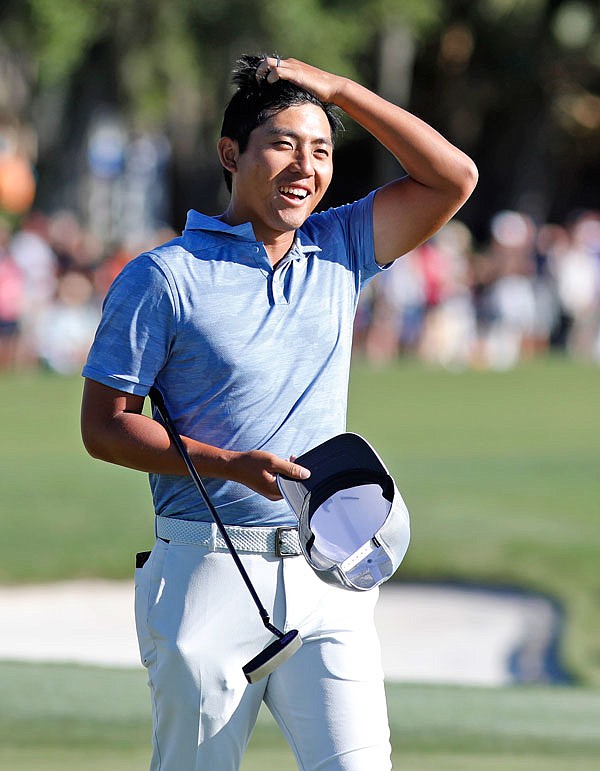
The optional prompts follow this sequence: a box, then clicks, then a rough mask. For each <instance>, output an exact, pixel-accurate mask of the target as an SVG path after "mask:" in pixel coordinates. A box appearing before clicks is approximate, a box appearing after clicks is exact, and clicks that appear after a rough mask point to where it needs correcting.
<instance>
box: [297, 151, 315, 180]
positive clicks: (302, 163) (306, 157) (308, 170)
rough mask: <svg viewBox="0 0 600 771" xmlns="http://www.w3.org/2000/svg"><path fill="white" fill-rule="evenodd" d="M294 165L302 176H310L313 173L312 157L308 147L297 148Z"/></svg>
mask: <svg viewBox="0 0 600 771" xmlns="http://www.w3.org/2000/svg"><path fill="white" fill-rule="evenodd" d="M294 166H296V167H297V169H298V171H299V172H301V173H302V175H303V176H306V177H312V175H313V174H314V166H313V158H312V153H311V151H310V149H309V148H299V149H298V150H297V151H296V155H295V157H294Z"/></svg>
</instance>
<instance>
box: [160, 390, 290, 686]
mask: <svg viewBox="0 0 600 771" xmlns="http://www.w3.org/2000/svg"><path fill="white" fill-rule="evenodd" d="M149 395H150V399H151V400H152V403H153V404H154V406H155V407H156V409H157V410H158V413H159V414H160V416H161V418H162V420H163V423H164V425H165V428H166V429H167V431H168V433H169V436H170V437H171V439H172V440H173V443H174V444H175V447H176V448H177V450H178V451H179V454H180V455H181V457H182V458H183V461H184V463H185V465H186V467H187V470H188V472H189V474H190V476H191V478H192V480H193V482H194V484H195V485H196V488H197V489H198V492H199V493H200V495H201V496H202V499H203V500H204V503H205V504H206V506H207V507H208V510H209V511H210V514H211V516H212V518H213V520H214V522H215V524H216V526H217V527H218V528H219V532H220V533H221V535H222V536H223V540H224V541H225V544H226V545H227V548H228V550H229V553H230V554H231V556H232V557H233V560H234V562H235V564H236V566H237V568H238V570H239V572H240V574H241V576H242V578H243V579H244V583H245V584H246V586H247V588H248V591H249V592H250V594H251V596H252V599H253V600H254V603H255V604H256V607H257V608H258V612H259V614H260V617H261V619H262V622H263V624H264V626H265V627H266V628H267V629H268V630H269V631H270V632H272V633H273V634H274V635H275V636H276V638H277V639H276V640H274V641H273V642H272V643H270V644H269V645H268V646H267V647H266V648H265V649H264V650H263V651H261V652H260V653H259V654H257V655H256V656H255V657H254V658H253V659H252V660H251V661H249V662H248V663H247V664H246V665H245V666H243V667H242V671H243V672H244V675H245V676H246V680H247V681H248V682H249V683H256V682H257V681H258V680H261V679H262V678H263V677H266V676H267V675H269V674H270V673H271V672H273V671H274V670H275V669H276V668H277V667H278V666H279V665H280V664H282V663H283V662H284V661H287V659H289V658H290V657H291V656H292V655H293V654H294V653H295V652H296V651H297V650H298V648H299V647H300V646H301V645H302V638H301V637H300V633H299V632H298V630H297V629H290V631H289V632H282V631H281V630H280V629H277V627H276V626H273V624H271V620H270V617H269V614H268V612H267V610H266V608H265V607H264V606H263V604H262V603H261V601H260V598H259V596H258V594H257V592H256V589H255V588H254V586H253V584H252V581H251V580H250V576H249V575H248V573H247V572H246V568H245V567H244V565H243V564H242V561H241V560H240V558H239V555H238V553H237V551H236V550H235V547H234V545H233V544H232V542H231V539H230V537H229V534H228V532H227V530H226V528H225V525H224V524H223V522H222V521H221V517H220V516H219V514H218V512H217V510H216V509H215V507H214V505H213V503H212V501H211V500H210V498H209V496H208V493H207V491H206V487H205V486H204V482H203V481H202V478H201V477H200V475H199V474H198V471H197V470H196V467H195V466H194V464H193V463H192V459H191V458H190V456H189V453H188V451H187V450H186V448H185V445H184V444H183V441H182V439H181V436H180V435H179V432H178V431H177V428H176V427H175V424H174V422H173V420H172V418H171V416H170V415H169V413H168V411H167V408H166V406H165V400H164V399H163V395H162V394H161V392H160V391H159V390H158V389H157V388H156V387H152V388H151V389H150V394H149Z"/></svg>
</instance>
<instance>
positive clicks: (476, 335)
mask: <svg viewBox="0 0 600 771" xmlns="http://www.w3.org/2000/svg"><path fill="white" fill-rule="evenodd" d="M489 231H490V235H489V238H488V239H487V242H486V243H485V244H484V245H483V246H481V245H477V244H476V243H475V241H474V239H473V236H472V234H471V232H470V231H469V229H468V228H467V227H466V226H465V225H464V224H463V223H462V222H460V221H459V220H456V219H455V220H452V221H451V222H450V223H448V224H447V225H446V226H445V227H444V228H442V230H440V231H439V233H438V234H436V235H435V236H434V237H433V238H432V239H431V240H429V241H428V242H426V243H425V244H423V245H422V246H420V247H419V248H417V249H415V250H414V251H413V252H411V253H409V254H408V255H406V256H405V257H404V258H403V259H401V260H399V261H398V262H396V263H395V264H394V266H393V268H391V269H389V270H386V271H384V272H383V273H382V274H381V275H380V276H378V277H377V278H376V279H375V280H374V281H373V282H371V284H370V285H369V286H368V288H367V290H366V291H365V292H364V293H363V295H362V297H361V301H360V304H359V308H358V313H357V318H356V334H355V353H356V354H357V355H359V356H362V357H364V358H365V359H367V360H368V361H370V362H372V363H374V364H380V365H381V364H386V363H389V362H391V361H394V360H396V359H398V358H399V357H403V356H410V357H413V358H417V359H419V360H422V361H424V362H426V363H428V364H431V365H435V366H439V367H443V368H446V369H450V370H461V369H466V368H479V369H498V370H502V369H509V368H511V367H514V366H515V365H516V364H518V363H519V362H520V361H522V360H523V359H527V358H531V357H534V356H539V355H543V354H545V353H546V352H548V351H549V350H550V349H556V350H559V351H561V352H564V353H565V354H566V355H568V356H572V357H577V358H581V359H586V360H589V361H594V362H596V363H598V364H600V211H585V212H580V213H577V214H574V215H573V216H572V217H571V218H569V221H567V222H565V223H561V224H543V225H536V224H535V223H534V222H533V221H532V220H531V219H530V218H529V217H528V216H526V215H525V214H523V213H521V212H517V211H503V212H498V213H497V214H496V215H495V216H494V217H493V218H492V221H491V223H490V228H489ZM173 235H174V233H173V232H172V231H170V230H169V229H161V230H157V231H155V232H152V233H150V234H147V235H146V236H145V237H143V238H139V239H132V240H131V241H130V242H128V243H119V244H113V245H111V246H110V247H109V248H107V247H106V246H104V245H103V244H102V242H101V240H100V239H99V238H97V237H95V236H93V235H92V234H91V233H90V232H89V231H88V230H86V228H85V227H83V225H82V223H81V222H80V221H79V220H78V219H77V217H76V216H75V214H73V212H69V211H60V212H57V213H55V214H53V215H51V216H48V215H45V214H42V213H40V212H33V213H31V214H30V215H28V216H27V217H26V218H25V219H24V220H23V222H22V223H21V224H20V225H19V227H18V228H17V229H12V228H11V227H10V226H9V225H8V224H5V223H3V222H2V221H1V220H0V370H26V369H31V368H38V367H44V368H47V369H50V370H52V371H54V372H57V373H60V374H73V373H77V372H79V371H80V370H81V366H82V363H83V361H84V359H85V357H86V355H87V352H88V350H89V346H90V343H91V341H92V339H93V335H94V331H95V329H96V326H97V324H98V321H99V318H100V312H101V305H102V300H103V298H104V296H105V294H106V291H107V289H108V287H109V286H110V283H111V282H112V280H113V279H114V277H115V276H116V275H117V273H118V272H119V271H120V270H121V269H122V267H123V266H124V265H125V264H126V263H127V262H128V261H129V260H130V259H132V258H133V257H135V256H136V255H137V254H139V253H140V252H142V251H144V250H146V249H149V248H151V247H153V246H155V245H157V244H159V243H162V242H164V241H165V240H167V239H168V238H170V237H172V236H173Z"/></svg>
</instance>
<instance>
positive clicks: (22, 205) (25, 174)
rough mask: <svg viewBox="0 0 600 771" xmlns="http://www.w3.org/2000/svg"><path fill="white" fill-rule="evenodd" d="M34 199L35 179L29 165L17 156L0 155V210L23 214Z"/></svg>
mask: <svg viewBox="0 0 600 771" xmlns="http://www.w3.org/2000/svg"><path fill="white" fill-rule="evenodd" d="M34 198H35V177H34V176H33V171H32V170H31V166H30V165H29V163H28V162H27V161H26V160H25V159H24V158H21V157H20V156H18V155H5V156H2V155H0V209H4V211H6V212H8V213H9V214H23V213H24V212H26V211H28V210H29V209H30V208H31V206H32V205H33V201H34Z"/></svg>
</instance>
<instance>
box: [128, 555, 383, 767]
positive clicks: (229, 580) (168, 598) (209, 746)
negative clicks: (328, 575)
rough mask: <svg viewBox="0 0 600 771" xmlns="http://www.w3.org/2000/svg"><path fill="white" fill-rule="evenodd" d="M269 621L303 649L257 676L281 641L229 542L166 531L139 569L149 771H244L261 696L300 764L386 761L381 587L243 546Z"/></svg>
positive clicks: (138, 606) (361, 764)
mask: <svg viewBox="0 0 600 771" xmlns="http://www.w3.org/2000/svg"><path fill="white" fill-rule="evenodd" d="M240 557H241V559H242V562H243V564H244V567H245V568H246V570H247V571H248V574H249V576H250V578H251V580H252V583H253V584H254V586H255V588H256V591H257V592H258V595H259V597H260V599H261V602H262V604H263V605H264V607H265V608H266V609H267V611H268V612H269V613H270V616H271V622H272V623H273V624H274V625H275V626H276V627H277V628H278V629H281V630H282V631H288V630H289V629H298V630H299V632H300V636H301V637H302V639H303V645H302V647H301V648H300V649H299V650H298V651H297V652H296V653H295V654H294V655H293V656H292V657H291V658H290V659H288V660H287V661H286V662H284V663H283V664H281V665H280V666H279V667H278V668H277V669H276V670H275V671H274V672H273V673H272V674H271V675H270V676H268V677H266V678H264V679H263V680H260V681H259V682H258V683H254V684H253V685H249V684H248V683H247V682H246V679H245V677H244V675H243V672H242V666H243V665H244V664H246V663H247V662H248V661H249V660H250V659H251V658H253V657H254V656H255V655H256V654H257V653H259V652H260V651H261V650H262V649H263V648H264V647H266V645H267V644H268V643H269V642H271V641H272V640H273V635H272V634H271V633H270V632H269V631H268V630H266V629H265V627H264V626H263V623H262V621H261V619H260V616H259V614H258V610H257V608H256V605H255V604H254V602H253V600H252V598H251V596H250V594H249V592H248V590H247V588H246V586H245V585H244V583H243V580H242V578H241V576H240V574H239V572H238V570H237V568H236V566H235V563H234V562H233V559H232V558H231V556H230V555H229V554H228V553H227V552H222V551H217V552H209V551H208V550H207V549H206V548H205V547H202V546H196V545H184V544H179V543H174V542H171V543H165V542H164V541H161V540H158V541H157V542H156V545H155V547H154V549H153V551H152V554H151V555H150V558H149V559H148V561H147V562H146V564H145V565H144V566H143V567H142V568H138V569H137V570H136V600H135V603H136V624H137V630H138V640H139V645H140V654H141V658H142V662H143V664H144V666H145V667H146V668H147V670H148V675H149V685H150V689H151V695H152V715H153V755H152V762H151V767H150V768H151V771H237V769H239V766H240V763H241V759H242V755H243V753H244V750H245V748H246V745H247V743H248V740H249V738H250V734H251V732H252V729H253V727H254V723H255V721H256V717H257V714H258V710H259V707H260V705H261V702H262V701H264V702H265V704H266V705H267V707H268V708H269V710H270V711H271V713H272V714H273V716H274V718H275V720H276V721H277V723H278V724H279V726H280V728H281V731H282V732H283V734H284V736H285V737H286V739H287V740H288V742H289V744H290V747H291V748H292V750H293V752H294V755H295V756H296V760H297V762H298V767H299V768H300V769H302V771H334V770H335V771H389V769H390V768H391V761H390V754H391V748H390V743H389V727H388V718H387V708H386V702H385V693H384V687H383V672H382V668H381V654H380V647H379V641H378V638H377V634H376V631H375V625H374V621H373V611H374V606H375V603H376V601H377V592H378V590H377V589H374V590H371V591H369V592H350V591H347V590H345V589H341V588H337V587H334V586H329V585H327V584H325V583H324V582H323V581H321V580H320V579H319V578H318V577H317V576H316V575H315V574H314V573H313V571H312V570H311V569H310V567H309V566H308V564H307V563H306V561H305V559H304V558H303V557H302V556H297V557H285V558H278V557H275V556H270V555H269V556H267V555H264V554H254V553H252V554H248V553H245V554H240Z"/></svg>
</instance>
